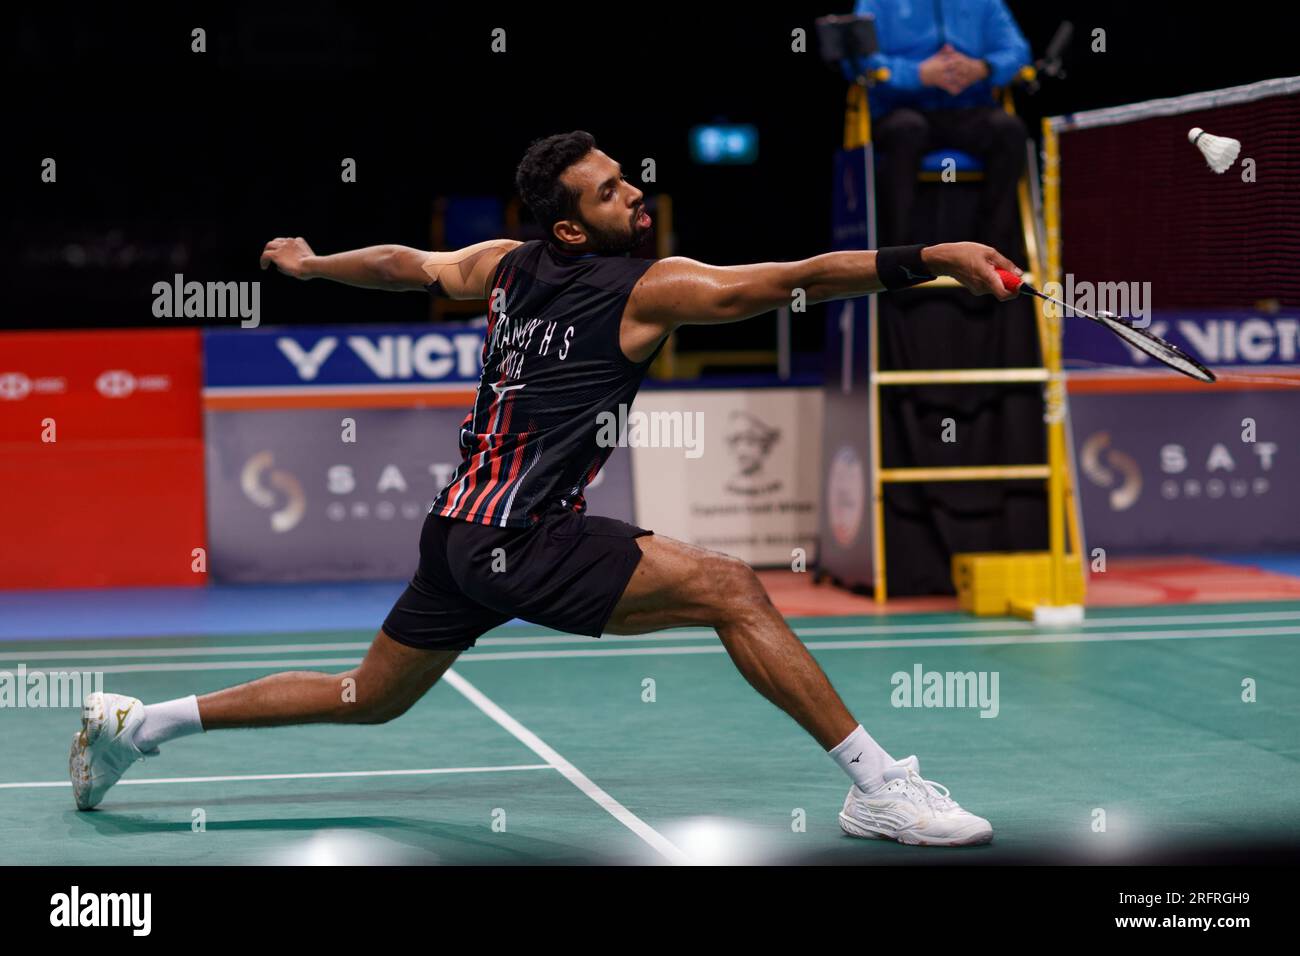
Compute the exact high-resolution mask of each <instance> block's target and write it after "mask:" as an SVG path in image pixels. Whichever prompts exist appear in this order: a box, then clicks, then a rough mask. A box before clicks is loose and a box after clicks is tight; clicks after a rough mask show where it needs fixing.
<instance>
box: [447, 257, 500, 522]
mask: <svg viewBox="0 0 1300 956" xmlns="http://www.w3.org/2000/svg"><path fill="white" fill-rule="evenodd" d="M514 278H515V270H514V269H511V270H510V275H509V277H508V278H507V279H506V284H505V287H504V290H505V291H504V293H503V296H502V298H504V297H505V296H506V295H508V294H509V292H510V284H511V283H512V282H513V281H514ZM500 314H501V310H500V309H498V310H497V312H496V316H499V315H500ZM495 327H496V317H495V316H493V314H492V304H491V302H489V303H488V332H487V336H486V337H485V338H484V339H483V348H484V350H485V351H484V362H486V361H487V358H486V355H487V352H486V350H487V347H488V344H489V343H490V342H491V341H492V330H493V329H494V328H495ZM505 381H506V370H505V368H504V366H503V367H502V369H501V377H500V378H499V379H497V382H496V384H498V385H503V384H505ZM492 391H493V396H492V401H491V402H489V403H488V407H487V416H486V417H487V427H488V428H491V427H492V417H493V415H494V414H495V412H496V407H497V403H499V402H500V401H501V393H500V392H498V391H496V389H493V390H492ZM509 409H510V405H509V404H507V405H506V407H505V412H506V413H507V414H508V413H509ZM474 417H475V416H474V412H473V411H471V412H470V418H471V419H472V418H474ZM503 431H508V428H505V427H504V426H503ZM492 437H493V435H492V434H491V433H488V434H486V435H482V436H480V438H479V448H480V450H481V451H485V452H487V454H488V458H489V459H490V460H491V461H492V476H491V479H490V481H489V482H488V484H486V485H484V487H483V491H482V492H480V494H478V495H477V496H476V495H475V494H474V488H475V486H477V485H478V472H479V468H480V467H481V465H471V467H470V472H469V484H468V485H467V486H466V487H465V493H464V495H462V496H461V501H460V503H459V504H458V505H457V507H456V508H455V509H454V510H453V509H452V508H451V502H450V500H449V501H448V505H447V507H446V508H444V509H443V510H442V512H441V514H442V516H443V517H452V518H461V517H467V515H466V509H468V508H469V507H470V505H471V504H472V503H473V502H474V499H475V497H477V498H479V499H480V500H481V499H482V498H483V493H485V492H487V491H489V490H490V489H491V487H492V485H494V484H495V483H496V475H497V472H498V471H499V470H500V461H499V459H498V458H497V457H496V456H494V455H493V454H492V451H491V447H492V443H491V439H492ZM500 443H501V439H500V438H497V444H498V446H500ZM467 460H468V459H467ZM461 480H462V481H463V480H464V479H463V478H462V479H461ZM468 518H469V519H470V520H473V518H474V516H473V513H470V514H469V515H468Z"/></svg>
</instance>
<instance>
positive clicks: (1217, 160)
mask: <svg viewBox="0 0 1300 956" xmlns="http://www.w3.org/2000/svg"><path fill="white" fill-rule="evenodd" d="M1187 141H1188V142H1190V143H1191V144H1192V145H1193V146H1195V147H1196V148H1197V149H1199V150H1200V151H1201V152H1202V153H1204V154H1205V161H1206V162H1207V163H1209V164H1210V168H1211V169H1212V170H1214V171H1215V172H1216V173H1221V172H1223V171H1224V170H1226V169H1227V168H1228V167H1229V166H1231V165H1232V164H1233V162H1234V161H1235V160H1236V158H1237V154H1238V153H1240V152H1241V143H1240V142H1239V141H1237V140H1235V139H1230V138H1229V137H1227V136H1215V135H1214V134H1213V133H1207V132H1206V131H1205V130H1203V129H1201V128H1200V127H1199V126H1195V127H1193V128H1192V129H1191V131H1190V132H1188V134H1187Z"/></svg>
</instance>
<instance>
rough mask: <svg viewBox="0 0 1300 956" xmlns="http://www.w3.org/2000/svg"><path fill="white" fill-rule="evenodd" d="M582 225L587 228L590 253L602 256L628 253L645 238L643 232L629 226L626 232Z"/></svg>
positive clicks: (588, 224)
mask: <svg viewBox="0 0 1300 956" xmlns="http://www.w3.org/2000/svg"><path fill="white" fill-rule="evenodd" d="M583 225H584V226H586V228H587V239H588V241H589V242H590V243H591V251H592V252H598V253H600V254H601V255H602V256H621V255H624V254H626V253H629V252H631V251H632V250H633V249H635V248H636V247H637V246H639V245H641V240H642V239H644V238H645V230H642V229H637V228H636V227H635V225H632V226H630V227H629V229H628V231H626V232H619V231H615V230H612V229H601V228H600V227H599V226H594V225H592V224H591V223H589V222H584V223H583Z"/></svg>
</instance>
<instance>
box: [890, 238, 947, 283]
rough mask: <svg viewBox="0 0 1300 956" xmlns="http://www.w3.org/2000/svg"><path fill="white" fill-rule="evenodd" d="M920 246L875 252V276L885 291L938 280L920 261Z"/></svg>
mask: <svg viewBox="0 0 1300 956" xmlns="http://www.w3.org/2000/svg"><path fill="white" fill-rule="evenodd" d="M924 248H925V246H924V245H920V246H883V247H882V248H880V249H877V250H876V275H877V276H879V277H880V283H881V285H883V286H884V287H885V288H886V289H906V288H907V287H908V286H914V285H919V284H920V283H922V282H929V281H930V280H931V279H935V278H938V277H937V276H936V275H935V274H934V273H932V272H931V271H930V270H929V269H928V268H926V265H925V263H924V262H922V261H921V250H922V249H924Z"/></svg>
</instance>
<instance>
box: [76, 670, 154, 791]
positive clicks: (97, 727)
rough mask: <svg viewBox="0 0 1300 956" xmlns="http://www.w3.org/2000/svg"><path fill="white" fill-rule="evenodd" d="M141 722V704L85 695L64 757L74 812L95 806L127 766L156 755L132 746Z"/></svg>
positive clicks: (121, 697) (131, 699) (119, 696)
mask: <svg viewBox="0 0 1300 956" xmlns="http://www.w3.org/2000/svg"><path fill="white" fill-rule="evenodd" d="M142 723H144V704H143V703H141V702H140V701H139V700H137V699H136V698H134V697H127V696H125V695H123V694H103V693H95V694H87V695H86V703H85V706H84V707H82V709H81V731H80V732H79V733H76V734H73V736H72V753H71V754H69V755H68V776H69V777H71V778H72V796H73V798H74V799H76V801H77V809H78V810H90V809H93V808H94V807H96V806H98V805H99V802H100V801H101V800H103V799H104V795H105V794H106V793H108V789H109V787H111V786H113V784H115V783H117V781H118V780H120V779H121V777H122V774H124V773H126V770H127V768H128V767H130V766H131V764H133V763H135V762H136V761H137V760H141V759H143V758H144V757H146V756H150V757H153V756H157V754H158V748H157V747H155V748H154V749H153V750H150V751H148V752H147V753H142V752H141V751H140V749H139V748H137V747H136V745H135V733H136V731H137V730H138V729H139V728H140V725H141V724H142Z"/></svg>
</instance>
